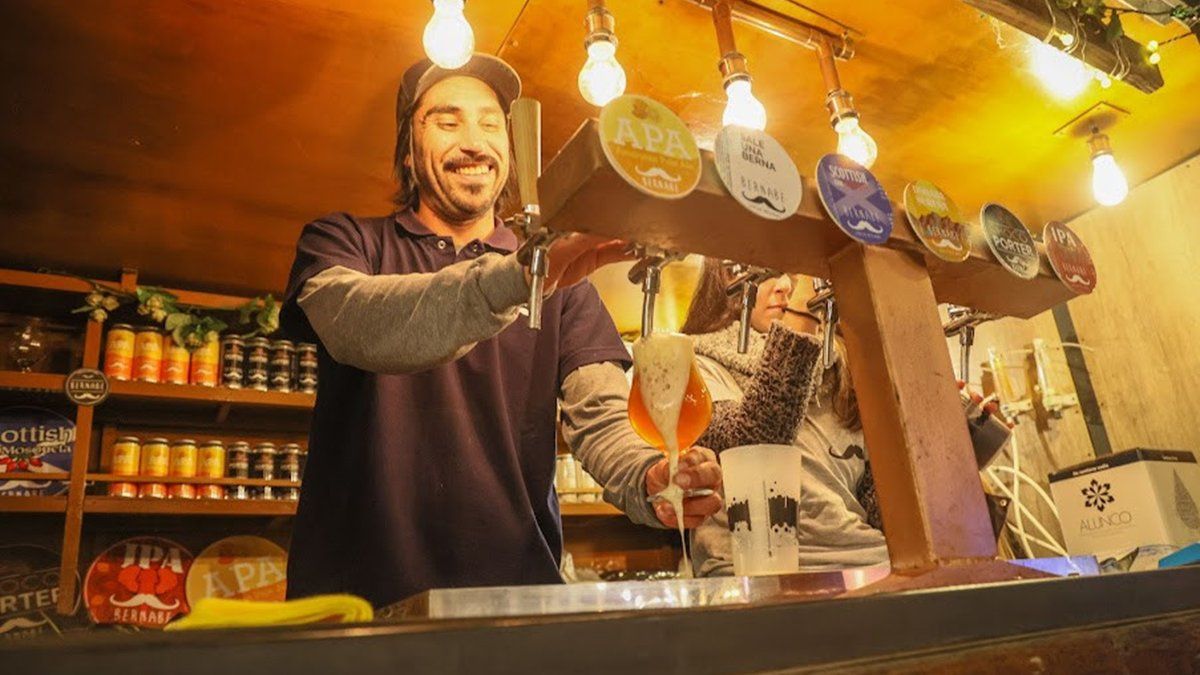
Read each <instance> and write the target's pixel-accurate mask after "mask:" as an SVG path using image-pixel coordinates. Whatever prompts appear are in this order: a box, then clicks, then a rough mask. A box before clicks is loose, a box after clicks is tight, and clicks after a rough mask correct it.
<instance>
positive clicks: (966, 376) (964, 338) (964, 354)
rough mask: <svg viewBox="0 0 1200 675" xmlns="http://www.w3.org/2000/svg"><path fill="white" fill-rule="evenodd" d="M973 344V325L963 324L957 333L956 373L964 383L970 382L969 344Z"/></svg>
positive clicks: (968, 383)
mask: <svg viewBox="0 0 1200 675" xmlns="http://www.w3.org/2000/svg"><path fill="white" fill-rule="evenodd" d="M973 344H975V326H972V325H966V326H963V329H962V332H960V333H959V334H958V374H959V376H960V377H962V381H963V382H964V383H966V385H970V384H971V345H973Z"/></svg>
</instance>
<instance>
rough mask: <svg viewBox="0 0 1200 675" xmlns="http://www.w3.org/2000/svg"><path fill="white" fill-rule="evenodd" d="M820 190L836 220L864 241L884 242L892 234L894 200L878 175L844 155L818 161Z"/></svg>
mask: <svg viewBox="0 0 1200 675" xmlns="http://www.w3.org/2000/svg"><path fill="white" fill-rule="evenodd" d="M817 192H818V193H820V195H821V203H822V204H824V205H825V210H826V211H827V212H828V213H829V217H830V218H833V222H835V223H837V226H838V227H840V228H841V229H842V232H845V233H846V234H847V235H849V236H850V237H851V238H853V239H857V240H858V241H861V242H862V243H864V244H882V243H883V242H885V241H887V240H888V237H889V236H891V234H892V202H891V200H889V199H888V196H887V193H885V192H884V191H883V186H882V185H880V184H879V181H878V180H876V179H875V176H873V175H872V174H871V172H870V171H867V170H866V168H864V167H863V166H862V165H861V164H859V163H858V162H856V161H854V160H852V159H850V158H849V157H846V156H844V155H836V154H834V155H825V156H824V157H822V158H821V160H820V161H819V162H817Z"/></svg>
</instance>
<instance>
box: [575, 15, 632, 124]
mask: <svg viewBox="0 0 1200 675" xmlns="http://www.w3.org/2000/svg"><path fill="white" fill-rule="evenodd" d="M585 25H586V26H587V31H588V32H587V37H586V38H584V40H583V46H584V48H585V49H586V50H587V55H588V58H587V63H585V64H583V68H582V69H580V71H579V93H580V94H582V95H583V98H584V100H586V101H587V102H588V103H591V104H592V105H594V106H596V107H599V108H603V107H604V106H605V105H607V104H608V102H609V101H611V100H613V99H614V98H616V97H618V96H620V95H621V94H624V93H625V69H624V68H622V67H621V64H620V63H619V62H618V61H617V58H616V53H617V34H616V33H615V32H614V30H613V29H614V27H615V26H616V19H614V18H613V15H612V13H611V12H609V11H608V9H607V8H606V7H605V6H604V0H588V13H587V17H586V19H585Z"/></svg>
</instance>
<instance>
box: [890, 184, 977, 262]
mask: <svg viewBox="0 0 1200 675" xmlns="http://www.w3.org/2000/svg"><path fill="white" fill-rule="evenodd" d="M904 211H905V214H906V215H907V216H908V224H909V225H911V226H912V229H913V232H916V233H917V238H918V239H920V240H921V243H922V244H925V248H927V249H929V250H930V251H931V252H932V253H933V254H934V255H936V256H937V257H939V258H941V259H942V260H948V261H950V262H962V261H964V260H966V259H967V258H968V257H969V256H970V255H971V243H970V240H969V239H968V238H967V224H966V222H965V221H964V220H963V217H962V212H961V211H959V210H958V205H957V204H955V203H954V200H952V199H950V197H948V196H947V195H946V193H945V192H942V191H941V189H940V188H938V186H936V185H934V184H933V183H930V182H929V181H927V180H918V181H914V182H912V183H909V184H908V187H906V188H905V189H904Z"/></svg>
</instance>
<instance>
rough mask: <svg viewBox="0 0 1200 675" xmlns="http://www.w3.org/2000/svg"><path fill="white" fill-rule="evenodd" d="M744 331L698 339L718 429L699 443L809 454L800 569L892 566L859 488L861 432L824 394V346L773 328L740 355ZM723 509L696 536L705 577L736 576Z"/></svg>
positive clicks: (697, 560)
mask: <svg viewBox="0 0 1200 675" xmlns="http://www.w3.org/2000/svg"><path fill="white" fill-rule="evenodd" d="M737 328H738V327H737V325H736V324H734V325H732V326H730V327H729V328H727V329H725V330H721V331H717V332H715V333H709V334H707V335H701V336H697V338H696V353H697V355H698V359H697V360H698V361H699V364H700V369H701V373H702V374H703V375H704V379H705V384H706V385H708V387H709V390H710V391H711V393H712V395H713V401H714V414H713V422H712V424H711V425H710V426H709V429H708V431H707V432H706V433H705V435H704V436H703V437H702V438H701V439H700V440H699V442H698V445H702V446H705V447H709V448H712V449H713V450H716V451H717V452H720V451H721V450H725V449H727V448H731V447H736V446H739V445H749V444H756V443H778V444H793V445H796V446H797V447H799V448H800V449H801V450H802V451H803V454H804V459H803V472H804V474H803V476H802V480H801V496H800V522H799V537H800V564H801V569H835V568H847V567H861V566H868V565H874V564H878V563H881V562H885V561H887V559H888V555H887V546H886V543H885V541H884V538H883V533H882V532H880V531H879V530H878V529H876V528H874V527H871V526H870V525H869V524H868V523H867V514H866V511H865V510H864V509H863V506H862V505H861V504H860V503H859V502H858V500H857V499H855V489H856V487H857V486H858V484H859V481H860V480H861V479H862V477H863V474H864V472H865V471H866V450H865V445H864V443H863V438H862V432H861V431H853V430H848V429H845V428H844V427H842V425H841V424H840V423H839V422H838V420H837V418H836V416H835V415H834V413H833V406H832V398H831V397H830V396H829V395H827V394H826V395H822V394H820V393H818V389H819V388H818V386H817V384H818V381H819V377H818V375H819V374H818V373H815V372H814V370H815V369H816V364H817V361H818V359H819V358H820V341H819V340H818V339H817V338H815V337H814V336H811V335H807V334H801V333H797V332H795V331H793V330H791V329H789V328H786V327H784V326H783V325H782V324H780V323H778V322H777V323H775V324H774V325H773V326H772V327H771V330H770V332H769V333H768V334H766V335H763V334H761V333H754V334H752V335H751V341H750V349H749V350H748V352H747V353H746V354H738V353H737V347H736V346H737ZM728 528H729V525H728V519H727V517H726V514H725V511H724V510H722V511H721V512H719V513H717V514H716V515H714V516H713V517H711V518H709V519H708V520H707V521H705V522H704V524H702V525H701V526H700V527H699V528H697V529H696V530H695V532H694V533H693V535H692V555H693V565H694V569H695V572H696V574H697V575H698V576H714V575H722V574H732V573H733V563H732V560H733V557H732V550H731V546H732V542H731V537H730V534H729V529H728Z"/></svg>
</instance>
